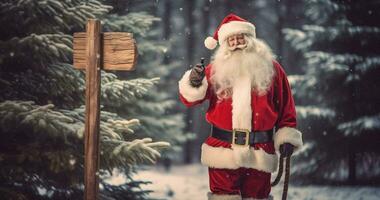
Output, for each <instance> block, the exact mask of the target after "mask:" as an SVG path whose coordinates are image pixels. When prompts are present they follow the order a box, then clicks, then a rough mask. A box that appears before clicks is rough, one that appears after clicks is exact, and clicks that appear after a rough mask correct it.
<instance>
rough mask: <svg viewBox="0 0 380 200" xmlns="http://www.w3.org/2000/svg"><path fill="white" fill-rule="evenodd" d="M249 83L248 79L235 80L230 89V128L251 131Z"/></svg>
mask: <svg viewBox="0 0 380 200" xmlns="http://www.w3.org/2000/svg"><path fill="white" fill-rule="evenodd" d="M251 90H252V89H251V81H250V79H249V78H248V77H242V78H241V79H239V80H236V83H234V86H233V88H232V128H233V129H248V130H249V131H251V129H252V107H251V95H252V93H251Z"/></svg>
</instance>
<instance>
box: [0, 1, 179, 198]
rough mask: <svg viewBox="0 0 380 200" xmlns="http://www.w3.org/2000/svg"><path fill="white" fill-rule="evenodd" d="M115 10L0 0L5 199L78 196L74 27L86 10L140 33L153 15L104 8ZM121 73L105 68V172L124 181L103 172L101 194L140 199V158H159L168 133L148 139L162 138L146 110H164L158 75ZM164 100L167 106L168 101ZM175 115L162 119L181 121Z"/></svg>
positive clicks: (80, 116) (79, 87) (0, 178)
mask: <svg viewBox="0 0 380 200" xmlns="http://www.w3.org/2000/svg"><path fill="white" fill-rule="evenodd" d="M111 10H112V7H111V6H107V5H105V4H104V3H102V2H101V1H97V0H89V1H79V0H67V1H55V0H36V1H24V0H17V1H11V0H6V1H2V2H1V3H0V13H1V16H2V17H1V18H0V26H1V27H2V28H3V30H6V31H1V32H0V38H1V40H0V49H1V54H0V68H1V70H0V71H1V73H0V83H1V87H0V93H1V95H0V133H1V140H0V149H1V150H0V163H1V164H0V165H1V166H2V167H1V169H0V194H1V196H2V198H5V199H80V198H82V196H83V191H82V190H83V160H84V158H83V132H84V130H83V127H84V105H83V104H84V91H85V88H84V76H85V75H84V72H83V71H79V70H76V69H74V68H73V66H72V65H71V64H70V63H72V34H73V32H80V31H83V30H84V26H85V23H86V20H87V19H88V18H97V19H101V20H102V21H103V27H104V28H103V31H120V30H122V31H128V32H132V33H134V34H135V35H136V36H137V37H139V36H141V37H142V36H145V33H147V31H148V29H149V27H150V26H151V25H152V23H153V22H154V21H155V20H157V19H156V18H154V17H152V16H150V15H147V14H144V13H131V14H129V15H127V16H117V15H106V14H107V13H109V12H110V11H111ZM150 49H153V47H152V46H151V45H149V43H148V42H145V43H144V42H142V41H140V45H139V52H140V54H141V55H140V56H141V57H144V53H146V52H149V51H150ZM147 59H149V58H147ZM142 64H143V63H142ZM139 67H140V66H139ZM157 70H158V69H157ZM119 77H121V76H119ZM119 77H118V76H117V75H116V74H114V73H109V72H105V71H102V72H101V82H102V83H101V84H102V87H101V99H100V101H101V114H100V120H101V122H100V139H101V144H100V148H101V150H100V155H101V156H100V162H101V164H100V175H101V176H102V177H107V176H109V175H111V174H112V173H113V172H114V170H115V169H117V171H119V172H121V173H125V174H126V177H127V179H128V180H127V182H126V183H125V184H123V185H120V186H113V185H109V184H107V183H106V182H104V181H103V180H101V189H102V190H101V193H102V197H103V198H106V197H107V199H144V198H146V196H147V193H148V192H149V191H144V190H141V189H140V185H141V184H146V183H148V182H145V181H136V180H133V178H132V176H131V174H132V173H133V172H134V166H135V165H136V164H139V163H154V162H155V161H156V159H157V158H158V157H159V156H160V153H159V151H160V150H162V149H164V148H166V147H168V143H167V142H152V139H151V138H148V137H147V138H144V137H145V136H149V135H151V136H157V137H155V138H159V137H158V131H160V130H156V131H157V132H155V133H156V134H157V135H154V134H153V133H151V132H148V131H150V130H154V128H151V127H154V126H153V125H152V126H151V125H150V124H149V123H151V121H153V118H154V116H155V115H151V113H150V112H149V111H152V110H154V109H158V108H160V109H161V107H158V106H157V105H158V103H157V99H155V101H151V100H150V99H149V96H150V94H149V93H151V91H152V90H153V89H154V85H155V84H157V82H158V78H154V77H151V78H138V77H137V76H135V77H133V74H128V76H127V78H128V79H127V80H122V79H120V78H119ZM131 77H133V79H132V78H131ZM143 97H144V99H142V98H143ZM163 98H164V97H163ZM144 103H145V104H146V105H147V106H146V107H147V108H148V109H147V108H146V107H144V105H143V104H144ZM151 104H155V105H154V106H153V105H152V106H151ZM163 105H165V106H167V107H170V105H171V101H170V100H167V102H163ZM163 110H164V109H161V110H160V112H161V113H163V112H164V111H163ZM155 114H157V113H155ZM147 119H150V121H149V120H147ZM164 120H165V118H163V119H162V121H164ZM172 120H180V117H178V116H175V117H174V119H172ZM172 120H168V121H169V122H167V124H166V126H171V127H174V128H176V127H180V123H179V125H178V124H177V125H173V121H172ZM157 126H158V125H157ZM174 128H173V129H174ZM145 131H146V132H145ZM140 132H144V133H145V134H140ZM159 134H162V132H159ZM163 135H165V134H163ZM139 138H143V139H139ZM168 138H169V137H168ZM159 139H160V140H165V139H166V138H159Z"/></svg>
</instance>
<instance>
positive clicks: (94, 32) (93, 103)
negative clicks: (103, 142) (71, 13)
mask: <svg viewBox="0 0 380 200" xmlns="http://www.w3.org/2000/svg"><path fill="white" fill-rule="evenodd" d="M100 29H101V25H100V21H99V20H95V19H90V20H88V22H87V26H86V35H87V47H86V55H87V66H86V124H85V142H84V143H85V145H84V151H85V161H84V166H85V168H84V173H85V175H84V185H85V190H84V191H85V194H84V199H85V200H96V199H97V198H98V192H99V189H98V188H99V177H98V169H99V112H100V111H99V108H100V106H99V98H100Z"/></svg>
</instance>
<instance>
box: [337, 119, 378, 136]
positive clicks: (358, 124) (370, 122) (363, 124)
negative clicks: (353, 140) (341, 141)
mask: <svg viewBox="0 0 380 200" xmlns="http://www.w3.org/2000/svg"><path fill="white" fill-rule="evenodd" d="M338 129H339V130H341V131H343V133H344V135H345V136H349V135H354V136H356V135H360V134H361V133H362V132H365V131H379V130H380V115H374V116H364V117H360V118H358V119H355V120H352V121H349V122H345V123H342V124H339V125H338Z"/></svg>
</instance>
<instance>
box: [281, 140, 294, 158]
mask: <svg viewBox="0 0 380 200" xmlns="http://www.w3.org/2000/svg"><path fill="white" fill-rule="evenodd" d="M293 151H294V145H292V144H290V143H284V144H282V145H280V154H281V155H282V156H284V157H290V156H291V155H292V154H293Z"/></svg>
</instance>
